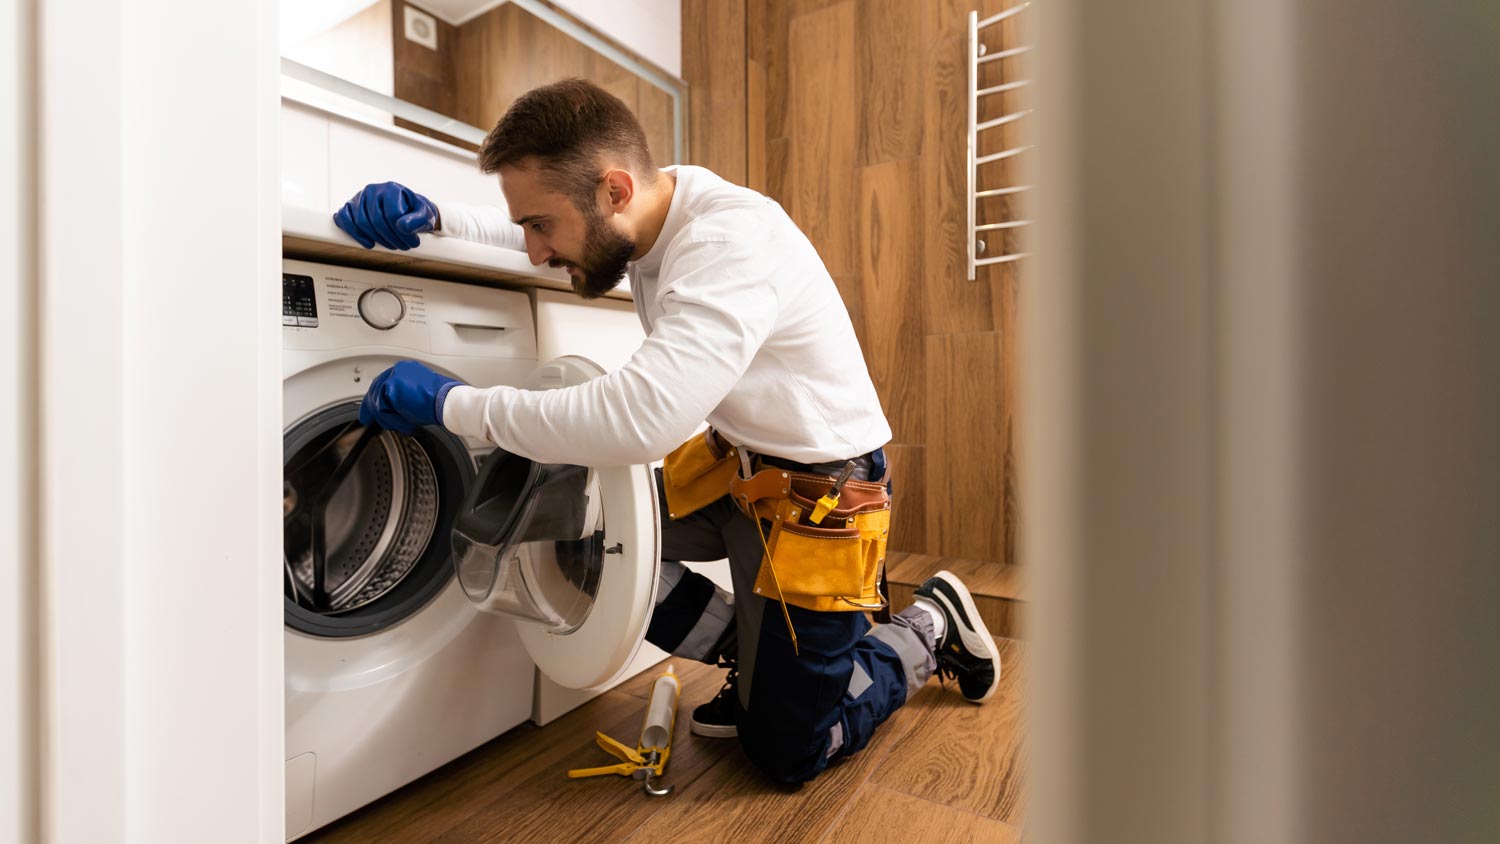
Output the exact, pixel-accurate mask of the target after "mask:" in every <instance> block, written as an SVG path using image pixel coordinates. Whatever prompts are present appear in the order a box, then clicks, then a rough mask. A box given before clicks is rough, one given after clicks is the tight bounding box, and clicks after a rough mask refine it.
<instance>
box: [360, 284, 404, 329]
mask: <svg viewBox="0 0 1500 844" xmlns="http://www.w3.org/2000/svg"><path fill="white" fill-rule="evenodd" d="M359 315H360V316H361V317H363V318H364V320H365V322H366V323H368V324H369V326H370V327H371V328H375V329H379V330H380V331H389V330H391V329H392V328H395V327H396V323H398V322H400V321H401V318H402V317H404V316H406V300H404V299H402V298H401V294H400V293H397V292H396V291H394V290H392V289H390V288H389V287H372V288H370V289H369V290H366V291H365V292H363V293H361V294H359Z"/></svg>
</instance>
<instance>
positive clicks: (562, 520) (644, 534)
mask: <svg viewBox="0 0 1500 844" xmlns="http://www.w3.org/2000/svg"><path fill="white" fill-rule="evenodd" d="M603 374H604V370H603V369H602V368H600V367H599V366H598V365H597V364H595V363H593V362H592V361H589V360H587V359H586V358H581V357H572V356H570V357H564V358H559V359H557V360H554V361H551V362H549V363H547V364H545V365H543V366H542V367H541V368H539V369H538V370H537V371H536V372H535V373H533V375H532V378H531V380H530V382H529V383H528V385H527V386H528V387H530V388H532V389H555V388H558V387H570V386H573V385H576V384H582V383H584V382H585V381H588V380H589V379H592V378H597V377H599V376H601V375H603ZM660 531H661V524H660V521H659V516H658V511H657V500H656V483H655V477H654V475H653V473H652V471H651V468H650V467H649V466H616V467H586V466H574V465H567V464H542V463H536V462H534V461H531V460H528V459H526V458H524V457H521V456H520V455H516V454H510V453H508V452H506V451H504V450H501V449H497V450H496V451H494V452H492V453H491V454H490V455H489V456H487V457H486V458H485V459H484V460H483V461H481V463H480V468H479V473H478V476H477V477H476V479H475V482H474V484H473V486H471V487H470V489H469V493H468V495H467V496H466V497H465V499H464V502H463V504H462V505H461V506H460V508H459V514H458V516H457V517H456V519H455V520H454V527H453V564H454V568H455V571H456V574H457V577H458V582H459V584H460V585H461V586H462V587H463V590H464V594H465V595H467V596H468V598H469V600H470V601H471V602H473V604H474V605H475V606H476V607H478V608H479V609H481V610H484V611H486V612H492V613H499V614H501V615H505V616H509V617H511V618H514V619H515V621H516V625H517V627H518V629H519V631H520V634H521V641H522V643H523V644H524V645H525V647H526V650H527V651H528V652H529V653H530V655H531V658H532V661H534V662H535V663H536V664H537V667H538V668H539V669H540V670H541V671H542V673H543V674H546V675H547V676H548V677H550V678H551V679H552V680H553V681H555V682H556V683H558V684H559V685H562V686H567V687H569V688H575V689H588V688H595V687H598V686H603V685H607V684H609V683H610V682H612V681H614V680H615V679H617V678H618V677H619V675H620V674H621V673H622V672H623V671H624V670H625V667H626V666H627V665H628V664H629V663H630V661H631V659H633V658H634V656H635V653H636V651H637V649H639V648H640V646H641V642H642V641H644V639H645V636H646V626H647V624H648V623H649V622H650V620H651V609H652V607H653V605H654V604H655V602H656V582H657V576H658V574H659V573H660V570H661V557H660V544H661V540H660Z"/></svg>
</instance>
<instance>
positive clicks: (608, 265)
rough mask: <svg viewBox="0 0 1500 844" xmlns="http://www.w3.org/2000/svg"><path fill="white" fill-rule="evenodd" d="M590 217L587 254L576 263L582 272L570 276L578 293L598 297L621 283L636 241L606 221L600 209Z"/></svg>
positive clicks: (556, 261) (554, 261)
mask: <svg viewBox="0 0 1500 844" xmlns="http://www.w3.org/2000/svg"><path fill="white" fill-rule="evenodd" d="M586 220H587V222H586V225H587V229H586V230H585V231H584V235H583V257H582V258H581V259H580V260H579V261H578V263H576V264H574V266H576V267H577V268H578V269H579V270H580V272H581V275H572V274H571V273H570V274H569V277H570V279H571V280H572V282H573V292H574V293H577V294H578V295H579V296H582V297H583V298H585V299H598V298H599V297H600V296H603V295H604V294H606V293H608V292H609V291H611V290H614V289H615V288H616V287H618V286H619V284H620V280H621V278H623V277H624V275H625V267H626V265H627V264H629V263H630V256H631V255H634V254H635V241H634V240H631V239H630V238H628V237H626V236H625V235H623V234H620V233H619V232H617V231H615V230H614V229H612V228H610V227H609V226H607V225H605V223H604V217H603V216H601V215H600V214H599V212H598V211H592V210H591V213H588V214H587V216H586ZM548 263H549V264H550V265H551V266H553V267H561V266H563V265H565V264H567V263H570V262H568V261H563V260H561V259H558V258H554V259H552V260H551V261H549V262H548Z"/></svg>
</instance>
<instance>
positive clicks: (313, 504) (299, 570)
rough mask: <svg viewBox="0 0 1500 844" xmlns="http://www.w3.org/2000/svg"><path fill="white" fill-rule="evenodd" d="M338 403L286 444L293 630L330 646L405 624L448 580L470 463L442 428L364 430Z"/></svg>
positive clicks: (352, 408)
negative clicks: (451, 537) (335, 640)
mask: <svg viewBox="0 0 1500 844" xmlns="http://www.w3.org/2000/svg"><path fill="white" fill-rule="evenodd" d="M357 417H358V405H357V404H354V403H350V404H347V405H339V406H336V407H333V408H330V409H327V410H324V411H321V412H319V413H316V414H314V415H313V416H311V417H310V418H308V419H305V420H303V421H302V422H300V423H299V424H297V425H295V426H293V427H292V428H291V429H290V430H288V431H287V433H286V435H285V452H284V453H285V457H284V468H283V472H282V529H283V537H282V547H283V559H282V563H283V569H284V571H283V592H284V595H285V598H286V602H285V604H286V621H287V624H288V625H289V626H290V627H292V628H294V629H296V630H298V631H300V632H303V633H307V634H309V635H314V636H324V637H344V636H360V635H365V634H368V633H373V632H376V631H378V630H381V629H384V628H386V627H390V626H393V625H395V624H398V623H400V622H401V621H402V620H403V619H405V618H407V617H408V616H410V615H411V614H412V613H414V612H416V611H417V610H419V609H421V607H422V606H423V605H424V604H426V603H427V601H429V600H430V599H431V598H432V597H433V596H434V595H436V594H437V592H438V591H440V590H441V589H442V587H443V586H444V585H445V584H446V583H447V581H448V578H449V577H451V576H452V575H451V568H450V566H449V564H448V543H447V542H446V541H445V540H446V538H447V536H448V534H449V532H450V529H451V526H452V523H453V518H454V515H455V514H456V512H457V509H458V504H459V502H460V501H461V500H462V498H463V496H464V494H465V492H466V490H467V487H468V482H469V479H470V478H471V477H472V476H473V470H472V463H471V461H470V459H469V456H468V453H467V450H466V449H465V448H464V446H463V444H462V442H461V441H459V440H458V439H457V438H456V437H453V436H452V435H450V434H447V433H446V432H444V431H442V430H440V429H437V428H432V429H425V430H423V431H419V432H417V433H416V434H415V435H404V434H396V433H394V432H391V431H380V430H371V431H368V432H367V430H366V428H365V427H364V426H362V425H360V424H359V421H358V418H357Z"/></svg>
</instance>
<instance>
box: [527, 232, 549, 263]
mask: <svg viewBox="0 0 1500 844" xmlns="http://www.w3.org/2000/svg"><path fill="white" fill-rule="evenodd" d="M554 254H556V253H554V252H553V251H552V250H551V249H550V248H548V247H547V244H545V243H543V242H542V239H541V238H540V237H537V236H536V235H535V234H532V233H531V232H527V233H526V257H527V258H529V259H531V265H532V266H534V267H540V266H541V265H543V264H545V263H547V261H548V260H550V259H551V258H552V256H553V255H554Z"/></svg>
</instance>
